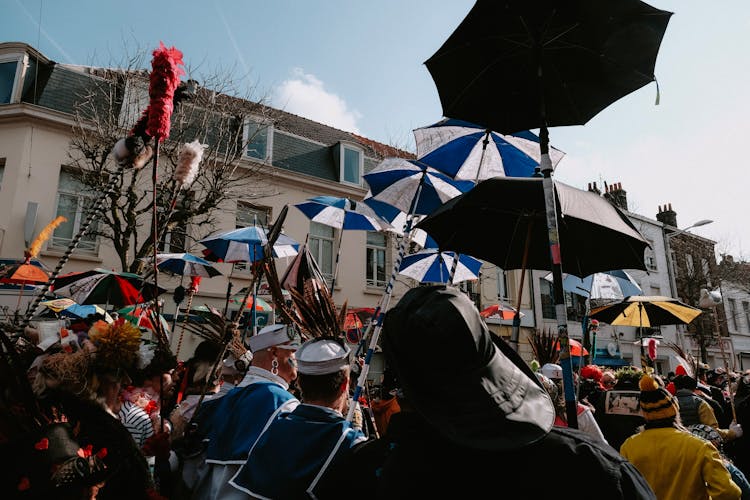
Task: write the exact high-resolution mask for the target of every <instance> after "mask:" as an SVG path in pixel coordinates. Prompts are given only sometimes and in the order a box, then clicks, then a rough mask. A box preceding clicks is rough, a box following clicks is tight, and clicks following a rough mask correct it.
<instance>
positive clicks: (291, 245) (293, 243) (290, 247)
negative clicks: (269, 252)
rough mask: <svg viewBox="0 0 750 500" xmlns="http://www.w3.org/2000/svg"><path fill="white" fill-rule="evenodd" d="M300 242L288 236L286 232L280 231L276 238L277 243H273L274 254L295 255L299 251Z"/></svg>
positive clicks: (276, 255) (278, 255) (281, 255)
mask: <svg viewBox="0 0 750 500" xmlns="http://www.w3.org/2000/svg"><path fill="white" fill-rule="evenodd" d="M299 247H300V243H299V242H298V241H297V240H295V239H294V238H292V237H291V236H287V235H286V234H285V233H283V232H282V233H279V236H278V237H277V238H276V243H274V244H273V256H274V257H276V258H278V257H294V256H295V255H297V254H298V253H299Z"/></svg>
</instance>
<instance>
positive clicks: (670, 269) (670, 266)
mask: <svg viewBox="0 0 750 500" xmlns="http://www.w3.org/2000/svg"><path fill="white" fill-rule="evenodd" d="M712 222H713V220H711V219H701V220H699V221H698V222H695V223H694V224H692V225H690V226H688V227H686V228H684V229H679V230H677V231H674V232H667V228H666V224H665V227H664V233H663V234H664V249H665V251H666V253H667V277H668V278H669V288H670V292H671V293H670V295H671V296H672V297H673V298H676V299H679V298H680V297H679V296H678V292H677V273H676V272H675V268H674V261H673V260H672V247H671V245H670V241H671V240H672V238H674V237H675V236H677V235H679V234H682V233H684V232H686V231H687V230H688V229H693V228H694V227H700V226H705V225H707V224H711V223H712ZM683 328H684V327H683V326H682V325H679V326H678V327H677V335H678V339H679V341H680V342H679V344H680V345H681V346H682V347H683V348H684V347H685V345H684V338H683V333H684V332H683ZM641 343H642V342H641Z"/></svg>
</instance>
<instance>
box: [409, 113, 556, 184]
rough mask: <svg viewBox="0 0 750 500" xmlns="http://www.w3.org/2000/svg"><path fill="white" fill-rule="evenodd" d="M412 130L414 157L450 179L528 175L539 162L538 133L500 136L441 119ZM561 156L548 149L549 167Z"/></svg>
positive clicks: (553, 149) (479, 127)
mask: <svg viewBox="0 0 750 500" xmlns="http://www.w3.org/2000/svg"><path fill="white" fill-rule="evenodd" d="M413 132H414V138H415V140H416V145H417V158H418V159H419V160H420V161H422V162H424V163H426V164H427V165H429V166H431V167H432V168H434V169H436V170H439V171H441V172H443V173H445V174H446V175H448V176H450V177H452V178H454V179H467V180H472V181H482V180H485V179H489V178H490V177H498V176H503V177H531V176H532V175H534V171H535V169H536V167H538V166H539V162H540V161H541V153H540V148H539V136H537V135H536V134H534V133H533V132H530V131H523V132H517V133H514V134H509V135H502V134H499V133H497V132H492V131H491V130H487V129H485V128H484V127H482V126H480V125H475V124H473V123H469V122H466V121H462V120H455V119H451V118H445V119H443V120H441V121H439V122H437V123H435V124H433V125H430V126H427V127H421V128H418V129H415V130H414V131H413ZM563 156H564V153H563V152H562V151H560V150H558V149H555V148H550V160H551V161H552V166H553V167H554V166H556V165H557V163H559V161H560V160H561V159H562V158H563Z"/></svg>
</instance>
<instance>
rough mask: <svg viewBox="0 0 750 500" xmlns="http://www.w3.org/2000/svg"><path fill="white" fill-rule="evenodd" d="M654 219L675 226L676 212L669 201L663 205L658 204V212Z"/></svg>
mask: <svg viewBox="0 0 750 500" xmlns="http://www.w3.org/2000/svg"><path fill="white" fill-rule="evenodd" d="M656 220H658V221H659V222H661V223H662V224H666V225H667V226H672V227H677V212H675V211H674V210H672V204H671V203H667V204H666V205H664V206H663V207H662V206H661V205H660V206H659V213H657V214H656Z"/></svg>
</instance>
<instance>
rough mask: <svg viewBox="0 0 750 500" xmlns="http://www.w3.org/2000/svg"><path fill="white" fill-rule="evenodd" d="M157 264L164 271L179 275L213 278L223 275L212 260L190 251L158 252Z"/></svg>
mask: <svg viewBox="0 0 750 500" xmlns="http://www.w3.org/2000/svg"><path fill="white" fill-rule="evenodd" d="M156 266H157V267H158V268H159V269H160V270H162V271H166V272H168V273H170V274H174V275H178V276H200V277H201V278H213V277H214V276H220V275H221V272H220V271H219V270H218V269H216V268H215V267H213V264H212V263H211V262H209V261H207V260H206V259H201V258H200V257H196V256H195V255H192V254H189V253H160V254H156Z"/></svg>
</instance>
